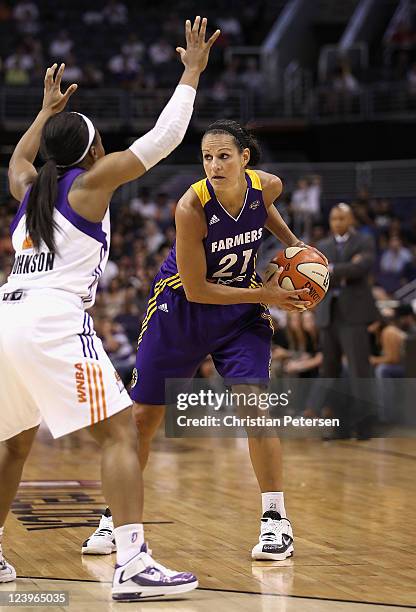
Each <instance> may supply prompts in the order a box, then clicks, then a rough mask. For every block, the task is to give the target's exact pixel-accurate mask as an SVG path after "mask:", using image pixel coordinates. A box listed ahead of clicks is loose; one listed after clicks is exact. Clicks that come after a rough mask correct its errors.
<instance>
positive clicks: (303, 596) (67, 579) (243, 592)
mask: <svg viewBox="0 0 416 612" xmlns="http://www.w3.org/2000/svg"><path fill="white" fill-rule="evenodd" d="M17 578H26V579H27V580H56V581H61V582H92V583H96V584H112V582H110V581H108V580H92V579H90V578H54V577H48V576H17ZM196 590H197V591H212V592H214V593H235V594H237V595H240V594H241V595H260V596H264V597H289V598H290V599H310V600H314V601H328V602H331V601H334V602H337V603H351V604H362V605H366V606H387V607H389V608H401V609H402V610H415V609H416V605H415V606H412V605H408V606H406V605H403V604H396V603H384V602H382V601H356V600H355V599H331V598H328V597H315V596H313V595H310V596H308V595H287V594H285V593H261V592H259V591H238V590H236V589H214V588H209V587H198V588H197V589H196ZM143 601H144V599H143ZM163 601H166V599H164V600H163Z"/></svg>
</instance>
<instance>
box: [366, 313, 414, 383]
mask: <svg viewBox="0 0 416 612" xmlns="http://www.w3.org/2000/svg"><path fill="white" fill-rule="evenodd" d="M377 323H378V325H377V327H378V329H377V332H376V337H377V342H378V345H379V349H380V355H371V357H370V363H371V364H372V365H373V366H375V374H376V377H377V378H403V376H404V366H403V352H404V341H405V339H406V333H405V332H404V331H403V330H401V329H400V328H399V326H398V324H397V322H396V321H395V320H394V319H393V320H392V321H386V320H384V321H378V322H377Z"/></svg>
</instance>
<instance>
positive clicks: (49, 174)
mask: <svg viewBox="0 0 416 612" xmlns="http://www.w3.org/2000/svg"><path fill="white" fill-rule="evenodd" d="M57 195H58V171H57V168H56V161H55V160H54V159H52V158H49V159H48V160H47V162H46V163H45V164H44V166H42V168H41V169H40V170H39V173H38V176H37V178H36V180H35V182H34V183H33V185H32V188H31V190H30V194H29V199H28V202H27V208H26V231H27V233H28V234H29V236H30V238H31V240H32V242H33V246H34V247H35V248H36V249H39V248H40V245H41V242H42V240H43V242H44V243H45V244H46V246H47V247H48V249H49V250H50V251H55V248H56V247H55V237H54V230H55V228H57V224H56V221H55V220H54V218H53V217H54V210H55V202H56V198H57Z"/></svg>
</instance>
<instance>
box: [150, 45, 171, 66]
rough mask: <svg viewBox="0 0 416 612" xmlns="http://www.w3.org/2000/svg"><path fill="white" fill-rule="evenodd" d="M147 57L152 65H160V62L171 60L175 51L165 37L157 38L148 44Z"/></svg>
mask: <svg viewBox="0 0 416 612" xmlns="http://www.w3.org/2000/svg"><path fill="white" fill-rule="evenodd" d="M149 57H150V61H151V62H152V64H153V65H154V66H160V65H161V64H167V63H169V62H171V61H172V60H173V58H174V57H175V52H174V50H173V47H172V45H170V44H169V43H168V41H167V40H166V39H165V38H159V40H157V41H156V42H155V43H153V44H152V45H150V47H149Z"/></svg>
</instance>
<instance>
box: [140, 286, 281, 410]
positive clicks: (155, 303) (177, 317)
mask: <svg viewBox="0 0 416 612" xmlns="http://www.w3.org/2000/svg"><path fill="white" fill-rule="evenodd" d="M160 283H161V277H160V276H159V275H158V276H157V277H156V279H155V281H154V283H153V286H152V290H151V293H150V298H149V304H148V308H147V312H146V316H145V318H144V320H143V323H142V328H141V332H140V335H139V344H138V350H137V356H136V367H135V369H134V370H133V378H132V386H131V391H130V395H131V397H132V399H133V400H134V401H136V402H139V403H142V404H164V403H165V380H166V379H169V378H186V379H189V378H193V377H194V376H195V373H196V372H197V370H198V367H199V366H200V364H201V363H202V362H203V360H204V359H205V358H206V357H207V356H208V355H211V356H212V359H213V361H214V365H215V367H216V369H217V371H218V373H219V374H220V376H222V377H223V378H225V379H229V380H232V381H233V382H240V381H241V383H244V382H254V381H256V382H258V383H259V384H267V383H268V382H269V377H270V374H269V368H270V345H271V338H272V335H273V324H272V321H271V317H270V314H269V312H268V310H267V308H266V307H265V306H263V305H261V304H235V305H227V306H222V305H213V304H197V303H195V302H189V301H188V300H187V299H186V297H185V295H184V294H183V292H182V291H176V290H174V289H171V288H170V287H168V286H164V288H163V289H162V290H160V288H161V284H160Z"/></svg>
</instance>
